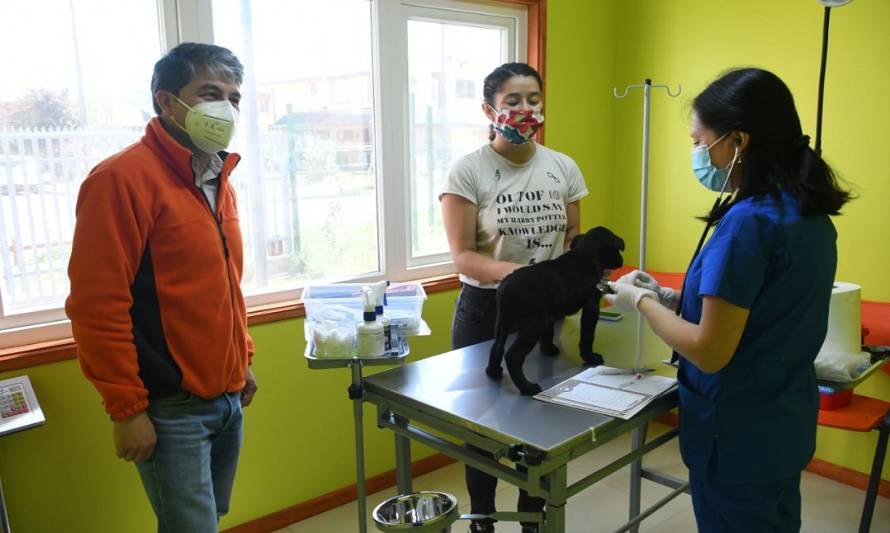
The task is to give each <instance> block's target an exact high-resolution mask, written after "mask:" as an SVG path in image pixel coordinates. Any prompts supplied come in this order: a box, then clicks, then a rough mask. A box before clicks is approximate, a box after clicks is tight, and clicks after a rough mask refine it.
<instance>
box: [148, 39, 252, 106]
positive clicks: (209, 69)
mask: <svg viewBox="0 0 890 533" xmlns="http://www.w3.org/2000/svg"><path fill="white" fill-rule="evenodd" d="M199 72H200V73H207V74H212V75H215V76H219V77H220V78H222V79H225V80H229V81H233V82H235V85H239V86H240V85H241V82H242V81H243V79H244V65H242V64H241V61H238V58H237V57H235V54H233V53H232V51H231V50H229V49H227V48H223V47H222V46H216V45H213V44H203V43H182V44H180V45H179V46H177V47H176V48H173V49H172V50H170V51H169V52H167V55H165V56H164V57H162V58H161V59H160V60H159V61H158V62H157V63H155V70H154V74H152V77H151V102H152V105H153V106H154V108H155V112H156V113H157V114H158V115H160V114H161V112H162V110H161V107H160V106H159V105H158V102H157V100H155V93H157V92H158V90H163V91H170V92H171V93H173V94H175V95H177V96H179V91H180V90H182V88H183V87H185V86H186V85H188V83H189V82H190V81H192V78H194V77H195V74H197V73H199Z"/></svg>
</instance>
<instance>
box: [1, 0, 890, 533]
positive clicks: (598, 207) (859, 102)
mask: <svg viewBox="0 0 890 533" xmlns="http://www.w3.org/2000/svg"><path fill="white" fill-rule="evenodd" d="M547 16H548V34H547V88H546V90H547V109H546V110H545V113H546V117H547V130H546V131H547V133H546V135H547V144H548V145H549V146H551V147H553V148H555V149H558V150H561V151H564V152H566V153H568V154H569V155H571V156H572V157H573V158H575V160H576V161H578V163H579V165H580V166H581V169H582V171H583V172H584V175H585V178H586V180H587V185H588V188H589V189H590V191H591V195H590V196H589V197H588V198H586V199H585V200H583V201H582V221H583V222H582V224H583V227H585V228H586V227H590V226H592V225H595V224H607V225H609V226H610V227H612V228H613V229H615V230H616V231H617V232H618V233H619V234H621V235H622V236H624V237H625V239H626V240H627V241H628V245H629V247H628V253H627V260H628V263H634V262H636V260H637V255H636V247H637V246H638V244H637V235H638V231H639V228H638V219H639V217H638V213H639V165H640V139H641V128H640V122H641V108H642V104H641V95H640V93H639V92H637V93H632V95H631V96H630V97H629V98H627V99H625V100H615V99H614V98H613V97H612V92H611V91H612V87H613V86H620V87H623V86H624V85H626V84H630V83H640V82H641V81H642V80H643V79H644V78H645V77H650V78H652V79H653V80H655V82H656V83H669V84H670V85H672V86H674V85H676V84H677V83H682V84H683V86H684V94H683V95H682V96H681V97H680V98H678V99H671V98H668V97H667V96H666V95H665V94H663V93H656V94H655V96H654V97H653V104H652V136H651V139H652V166H651V187H650V194H649V201H650V225H649V243H650V248H649V261H648V265H649V267H650V268H652V269H654V270H663V271H680V270H683V269H684V268H685V265H686V261H687V260H688V256H689V253H690V252H691V249H692V246H693V245H694V242H695V240H696V239H697V237H698V233H699V231H700V225H699V223H698V222H696V221H695V220H694V218H693V217H694V216H695V215H697V214H700V213H702V212H703V211H704V210H705V209H707V207H708V206H709V205H710V203H711V201H712V200H711V198H712V196H711V194H709V193H708V192H707V191H705V190H704V189H703V188H701V187H699V186H698V185H696V183H695V181H694V178H693V176H692V173H691V171H690V170H689V156H688V153H689V149H690V144H691V143H690V141H689V137H688V102H689V100H690V98H691V97H692V96H694V94H695V93H696V91H699V90H701V89H702V88H703V87H704V86H705V85H706V84H707V83H708V82H709V81H710V80H711V79H713V78H714V77H715V76H716V75H717V74H718V73H719V72H721V71H722V70H724V69H726V68H728V67H730V66H735V65H758V66H763V67H766V68H768V69H771V70H773V71H775V72H776V73H777V74H779V75H780V76H781V77H782V78H783V79H785V80H786V82H787V83H788V84H789V86H790V87H791V90H792V92H793V93H794V95H795V97H796V99H797V104H798V110H799V111H800V113H801V115H802V119H803V122H804V129H805V131H806V132H807V133H810V134H812V133H813V121H814V114H815V112H814V109H815V88H816V82H817V76H818V52H819V43H820V31H821V9H820V8H819V6H818V5H817V4H816V2H814V1H813V0H783V1H782V2H776V1H774V0H773V1H771V0H752V1H749V2H744V3H742V2H711V1H707V0H672V1H670V2H669V1H667V0H647V1H643V0H626V1H620V2H619V1H614V0H549V1H548V4H547ZM888 20H890V3H888V2H883V1H877V0H860V1H857V2H854V3H853V4H852V5H850V6H849V7H845V8H843V9H838V10H836V11H835V12H834V16H833V17H832V49H831V54H830V58H829V65H830V68H829V74H828V85H827V90H826V111H825V125H826V132H825V136H824V146H825V154H826V157H827V158H828V159H829V161H830V162H831V163H832V164H833V165H835V168H836V169H837V170H838V171H839V172H840V174H841V175H842V176H844V177H845V178H847V179H848V180H850V181H851V182H852V183H854V184H855V185H856V190H857V191H858V192H859V193H860V195H861V198H860V199H859V200H857V201H856V202H854V203H853V204H851V205H850V207H849V208H847V209H846V210H845V214H844V216H842V217H839V218H837V219H836V220H835V223H836V224H837V226H838V231H839V251H840V265H839V273H838V278H839V279H843V280H849V281H855V282H858V283H860V284H862V285H863V290H864V296H865V297H866V298H868V299H872V300H884V301H888V300H890V285H888V284H887V283H886V282H885V281H884V276H885V274H884V273H885V272H886V271H887V267H886V266H884V265H885V263H886V262H887V261H886V260H887V259H888V258H890V257H888V256H890V249H888V247H887V246H885V245H884V244H885V243H886V237H885V236H886V235H887V233H888V232H887V229H888V222H887V221H886V219H885V218H884V217H882V216H881V215H882V214H883V213H882V212H881V209H882V207H883V205H882V202H883V201H884V199H886V198H888V197H890V195H888V193H890V190H888V189H890V185H888V182H890V180H888V179H887V178H888V170H887V169H888V168H890V150H887V149H886V148H884V146H883V142H882V140H883V137H884V136H885V135H884V132H883V131H882V128H881V126H882V125H883V124H884V123H886V122H888V120H887V119H888V118H890V104H888V99H887V98H885V97H884V95H883V91H884V87H885V86H887V85H888V82H890V79H888V78H890V74H888V70H887V69H886V68H884V65H885V64H886V58H887V57H890V36H888V32H886V31H885V30H884V25H885V23H886V21H888ZM864 250H868V253H867V254H865V253H863V251H864ZM454 297H455V293H454V292H453V291H451V292H447V293H441V294H435V295H432V296H431V297H430V299H429V300H428V301H427V302H426V305H425V307H424V316H425V318H426V320H427V322H428V323H429V324H430V326H431V328H432V330H433V332H434V333H433V335H432V336H430V337H426V338H416V339H413V340H412V343H411V346H412V352H413V353H412V356H411V358H412V360H413V359H416V358H419V357H425V356H428V355H431V354H435V353H439V352H442V351H444V350H447V349H448V346H449V332H450V320H451V311H452V306H453V301H454ZM251 332H252V334H253V336H254V339H255V340H256V343H257V349H258V352H257V358H256V361H255V364H254V370H255V373H256V375H257V378H258V380H259V384H260V390H259V393H258V395H257V396H256V399H255V402H254V405H252V406H251V407H249V408H248V409H247V410H246V411H245V414H246V416H245V424H246V432H245V444H244V450H243V453H242V456H241V464H240V467H239V472H238V477H237V480H236V484H235V493H234V496H233V502H232V513H231V514H230V515H229V516H228V517H226V518H225V519H224V520H223V524H222V525H223V527H231V526H234V525H236V524H239V523H242V522H245V521H248V520H251V519H254V518H257V517H260V516H264V515H266V514H269V513H272V512H275V511H278V510H281V509H283V508H286V507H289V506H291V505H294V504H297V503H299V502H302V501H306V500H308V499H311V498H313V497H316V496H319V495H321V494H324V493H326V492H330V491H331V490H334V489H337V488H339V487H343V486H346V485H349V484H351V483H353V482H354V470H353V468H354V465H353V460H352V457H353V447H352V446H353V433H352V412H351V405H350V403H349V401H348V399H347V397H346V387H347V385H348V384H349V375H348V372H347V371H346V370H325V371H316V370H312V371H310V370H309V369H308V368H307V367H306V364H305V362H304V360H303V350H304V348H305V344H304V342H303V338H302V321H301V320H288V321H284V322H279V323H274V324H267V325H261V326H257V327H253V328H251ZM27 373H28V374H29V375H30V376H31V379H32V382H33V384H34V386H35V389H36V390H37V393H38V395H39V397H40V400H41V404H42V405H43V407H44V409H45V412H46V416H47V420H48V422H47V424H46V426H44V427H41V428H37V429H32V430H29V431H25V432H22V433H19V434H15V435H10V436H7V437H4V438H2V439H0V474H2V478H3V483H4V487H5V489H6V492H7V494H6V496H7V503H8V505H9V511H10V516H11V521H12V527H13V528H14V530H15V531H18V532H24V533H31V532H55V531H70V532H72V533H78V532H91V533H104V532H109V533H110V532H115V533H116V532H118V531H128V532H132V533H140V532H145V533H148V532H150V531H153V525H152V524H153V518H152V514H151V510H150V508H149V506H148V503H147V501H146V499H145V497H144V495H143V492H142V488H141V485H140V483H139V480H138V476H137V475H136V473H135V470H134V469H133V467H132V466H131V465H129V464H126V463H124V462H122V461H119V460H117V459H116V458H115V457H114V450H113V446H112V439H111V424H110V423H109V421H108V419H107V417H106V416H104V414H103V411H102V409H101V406H100V404H99V398H98V395H97V394H96V393H95V391H94V390H93V389H92V387H91V386H90V385H89V384H88V383H87V382H86V380H85V379H84V378H83V377H82V376H81V374H80V370H79V368H78V366H77V363H76V362H75V361H66V362H63V363H57V364H51V365H44V366H40V367H35V368H31V369H29V370H28V371H27ZM16 374H18V373H9V374H5V375H2V376H0V378H2V377H9V376H11V375H16ZM857 390H858V391H859V392H861V393H863V394H868V395H872V396H877V397H881V398H884V399H890V377H888V376H886V375H885V374H879V375H878V376H876V377H875V378H873V379H872V380H870V381H869V382H868V383H866V384H865V385H863V386H862V387H860V389H857ZM373 417H374V412H373V411H372V410H371V409H366V410H365V421H366V425H365V434H366V458H367V471H368V475H369V476H373V475H375V474H378V473H380V472H383V471H386V470H389V469H391V468H393V446H392V435H391V434H390V433H389V432H386V431H380V430H377V428H376V426H375V425H374V422H373ZM874 442H875V439H874V435H869V434H853V433H849V432H842V431H833V430H825V429H820V431H819V449H818V451H817V457H819V458H822V459H825V460H827V461H831V462H833V463H836V464H840V465H844V466H847V467H849V468H854V469H857V470H859V471H867V470H868V468H869V466H870V465H869V461H870V458H871V455H872V453H873V449H874ZM428 453H429V450H421V449H419V448H418V449H416V451H415V456H414V457H415V459H417V458H420V457H422V456H424V455H426V454H428ZM884 477H885V478H890V465H888V466H887V467H885V470H884Z"/></svg>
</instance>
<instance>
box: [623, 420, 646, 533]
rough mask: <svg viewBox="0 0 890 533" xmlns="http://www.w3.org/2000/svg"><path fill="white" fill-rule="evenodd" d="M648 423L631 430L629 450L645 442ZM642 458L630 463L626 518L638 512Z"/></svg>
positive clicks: (634, 449) (634, 529)
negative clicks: (628, 503) (628, 505)
mask: <svg viewBox="0 0 890 533" xmlns="http://www.w3.org/2000/svg"><path fill="white" fill-rule="evenodd" d="M648 427H649V426H648V424H643V425H641V426H637V427H636V428H634V430H633V431H632V432H631V435H630V441H631V450H633V451H636V450H637V449H639V448H640V447H642V446H643V444H645V443H646V429H647V428H648ZM642 473H643V459H642V458H640V459H637V460H636V461H634V462H632V463H630V508H629V512H628V518H629V519H633V518H634V517H636V516H637V515H639V514H640V492H641V489H642V481H643V476H642ZM630 531H631V533H637V532H638V531H639V525H634V526H633V527H632V528H631V529H630Z"/></svg>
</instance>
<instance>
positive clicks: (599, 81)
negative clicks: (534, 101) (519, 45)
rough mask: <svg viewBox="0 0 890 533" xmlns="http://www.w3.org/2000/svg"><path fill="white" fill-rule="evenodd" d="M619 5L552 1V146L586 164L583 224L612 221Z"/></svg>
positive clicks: (549, 116) (583, 169)
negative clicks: (616, 14)
mask: <svg viewBox="0 0 890 533" xmlns="http://www.w3.org/2000/svg"><path fill="white" fill-rule="evenodd" d="M616 6H617V4H616V3H614V2H611V1H603V0H594V1H584V2H578V1H574V0H549V1H548V2H547V72H546V76H547V79H546V80H545V81H546V84H547V87H546V91H545V92H546V106H547V107H546V109H544V115H545V119H546V124H547V127H546V140H545V142H546V144H547V146H549V147H551V148H554V149H555V150H559V151H561V152H564V153H566V154H569V155H571V157H572V158H573V159H574V160H575V161H576V162H577V163H578V166H580V167H581V172H582V173H583V174H584V178H585V181H586V183H587V188H588V189H589V191H590V194H589V195H588V196H587V197H586V198H584V199H582V200H581V227H582V228H589V227H592V226H596V225H606V224H607V222H608V220H609V217H610V214H611V213H610V209H614V207H613V203H614V202H612V201H611V200H610V198H609V195H608V194H603V193H604V191H605V192H608V191H609V189H610V188H611V182H612V175H613V169H614V152H615V143H614V139H613V137H614V135H613V132H612V127H611V124H612V122H613V121H614V116H615V106H614V104H613V102H612V97H611V91H612V89H611V87H612V84H613V83H614V82H613V75H612V72H613V70H614V68H615V36H616V33H615V25H614V24H613V20H614V17H615V13H616V12H617V10H616Z"/></svg>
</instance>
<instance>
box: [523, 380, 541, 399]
mask: <svg viewBox="0 0 890 533" xmlns="http://www.w3.org/2000/svg"><path fill="white" fill-rule="evenodd" d="M542 390H544V389H542V388H541V386H540V385H538V384H537V383H529V384H528V385H526V386H524V387H520V388H519V392H520V393H522V395H523V396H534V395H535V394H538V393H539V392H541V391H542Z"/></svg>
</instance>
